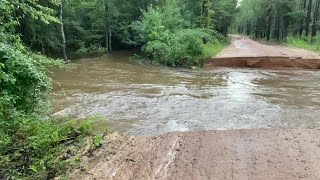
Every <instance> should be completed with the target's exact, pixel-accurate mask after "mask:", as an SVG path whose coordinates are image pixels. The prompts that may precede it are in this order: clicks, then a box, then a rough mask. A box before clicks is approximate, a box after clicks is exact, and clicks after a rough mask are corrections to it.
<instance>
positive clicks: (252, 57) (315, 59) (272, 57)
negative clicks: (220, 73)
mask: <svg viewBox="0 0 320 180" xmlns="http://www.w3.org/2000/svg"><path fill="white" fill-rule="evenodd" d="M206 66H207V67H217V66H223V67H251V68H269V69H270V68H305V69H319V68H320V55H319V53H315V52H311V51H308V50H304V49H298V48H291V47H286V46H280V45H267V44H263V43H260V42H257V41H254V40H252V39H250V38H248V37H243V36H237V35H232V36H231V45H230V46H229V47H228V48H226V49H225V50H224V51H222V52H221V53H220V54H218V55H217V56H216V57H214V58H212V59H210V60H208V62H207V64H206Z"/></svg>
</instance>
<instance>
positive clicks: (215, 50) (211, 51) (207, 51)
mask: <svg viewBox="0 0 320 180" xmlns="http://www.w3.org/2000/svg"><path fill="white" fill-rule="evenodd" d="M228 45H229V42H228V41H215V42H212V43H209V44H206V45H205V46H204V57H206V58H211V57H215V56H216V55H217V54H219V53H220V52H221V51H222V50H223V49H224V48H226V47H227V46H228Z"/></svg>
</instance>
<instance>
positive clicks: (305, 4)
mask: <svg viewBox="0 0 320 180" xmlns="http://www.w3.org/2000/svg"><path fill="white" fill-rule="evenodd" d="M302 1H303V11H305V10H306V8H307V0H302ZM304 18H305V16H304ZM303 22H304V20H303V18H302V19H301V22H300V23H301V24H300V30H299V35H300V37H301V36H302V33H303Z"/></svg>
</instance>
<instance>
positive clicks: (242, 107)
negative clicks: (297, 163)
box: [53, 52, 320, 135]
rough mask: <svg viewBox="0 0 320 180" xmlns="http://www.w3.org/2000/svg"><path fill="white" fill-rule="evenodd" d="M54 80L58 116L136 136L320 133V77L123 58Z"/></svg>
mask: <svg viewBox="0 0 320 180" xmlns="http://www.w3.org/2000/svg"><path fill="white" fill-rule="evenodd" d="M53 79H54V92H53V94H54V105H55V112H56V115H71V116H74V117H77V118H82V117H86V116H88V115H93V114H101V115H103V116H105V117H107V118H108V123H110V125H111V127H112V128H113V130H116V131H119V132H123V133H128V134H130V135H156V134H163V133H166V132H175V131H195V130H199V131H202V130H228V129H257V128H319V127H320V71H312V70H262V69H260V70H258V69H228V68H216V69H207V70H176V69H174V70H172V69H165V68H159V69H157V68H154V67H146V66H144V65H140V64H138V63H137V62H134V61H129V54H125V53H124V52H120V53H115V54H113V55H112V56H109V57H101V58H96V59H83V60H80V61H76V62H73V63H71V64H70V65H68V68H67V70H59V71H55V75H54V77H53ZM99 126H100V127H101V128H103V127H105V126H106V122H100V125H99Z"/></svg>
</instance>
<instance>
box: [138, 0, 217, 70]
mask: <svg viewBox="0 0 320 180" xmlns="http://www.w3.org/2000/svg"><path fill="white" fill-rule="evenodd" d="M169 6H170V8H169ZM180 11H181V9H180V8H179V7H178V3H177V2H176V1H175V0H167V1H165V5H164V6H161V7H152V6H150V7H149V8H148V10H147V11H144V12H143V16H142V18H141V20H140V21H137V22H135V23H134V24H133V25H132V26H133V29H134V31H135V32H136V34H137V37H136V42H137V43H138V44H140V45H141V46H142V51H143V52H144V53H145V54H146V56H147V57H148V58H149V59H150V60H153V61H157V62H159V63H161V64H164V65H167V66H172V67H179V66H183V67H190V66H200V65H201V64H202V61H203V59H204V58H205V52H204V49H205V46H204V43H205V41H207V42H210V41H211V42H213V41H214V42H215V43H216V44H218V43H219V41H217V40H218V39H223V37H222V35H220V34H219V33H217V32H216V31H214V30H210V29H201V28H192V29H191V28H184V27H183V26H182V24H183V22H185V20H184V19H183V16H182V15H181V14H180ZM171 18H172V19H171ZM172 22H179V23H178V26H175V27H173V26H172ZM179 24H180V25H179Z"/></svg>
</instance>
